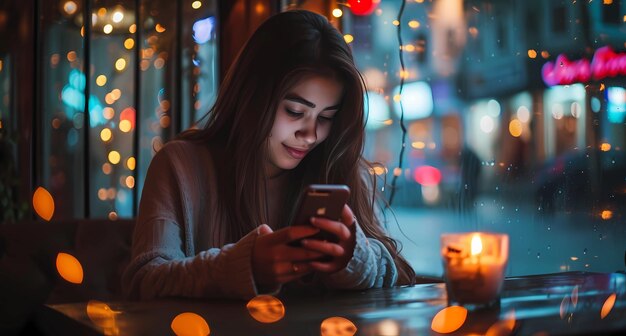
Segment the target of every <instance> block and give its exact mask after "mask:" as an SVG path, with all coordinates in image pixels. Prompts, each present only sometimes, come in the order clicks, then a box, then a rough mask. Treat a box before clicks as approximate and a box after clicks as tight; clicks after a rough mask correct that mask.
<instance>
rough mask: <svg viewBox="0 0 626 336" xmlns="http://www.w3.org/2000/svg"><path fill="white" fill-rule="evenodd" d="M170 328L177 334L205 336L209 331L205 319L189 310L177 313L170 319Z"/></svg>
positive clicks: (180, 335)
mask: <svg viewBox="0 0 626 336" xmlns="http://www.w3.org/2000/svg"><path fill="white" fill-rule="evenodd" d="M171 328H172V331H174V334H176V335H177V336H206V335H209V334H210V333H211V329H210V328H209V324H208V323H207V322H206V320H205V319H204V318H203V317H202V316H200V315H198V314H196V313H191V312H186V313H181V314H178V315H177V316H176V317H175V318H174V319H173V320H172V324H171Z"/></svg>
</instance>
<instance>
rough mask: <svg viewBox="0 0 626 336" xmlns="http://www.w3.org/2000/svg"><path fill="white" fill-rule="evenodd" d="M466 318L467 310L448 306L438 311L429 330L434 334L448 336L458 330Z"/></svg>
mask: <svg viewBox="0 0 626 336" xmlns="http://www.w3.org/2000/svg"><path fill="white" fill-rule="evenodd" d="M466 318H467V309H466V308H464V307H461V306H450V307H446V308H444V309H442V310H440V311H439V312H438V313H437V314H436V315H435V317H433V320H432V323H431V324H430V328H431V329H432V330H433V331H434V332H438V333H441V334H449V333H451V332H454V331H457V330H459V328H461V327H462V326H463V324H464V323H465V319H466Z"/></svg>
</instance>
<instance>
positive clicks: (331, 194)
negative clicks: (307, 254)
mask: <svg viewBox="0 0 626 336" xmlns="http://www.w3.org/2000/svg"><path fill="white" fill-rule="evenodd" d="M349 197H350V188H349V187H348V186H347V185H343V184H311V185H309V186H308V187H306V188H305V190H304V191H303V193H302V195H301V196H300V201H299V205H298V212H297V213H296V217H295V218H294V221H293V222H292V224H291V225H311V221H310V220H311V217H324V218H328V219H331V220H335V221H341V212H342V211H343V206H344V205H345V204H346V202H347V201H348V198H349ZM307 239H320V240H326V241H330V242H334V243H336V242H338V241H339V238H338V237H337V236H335V235H334V234H332V233H330V232H326V231H323V230H322V231H320V232H318V233H316V234H315V235H313V236H310V237H307ZM293 245H296V246H297V245H300V241H296V242H294V244H293Z"/></svg>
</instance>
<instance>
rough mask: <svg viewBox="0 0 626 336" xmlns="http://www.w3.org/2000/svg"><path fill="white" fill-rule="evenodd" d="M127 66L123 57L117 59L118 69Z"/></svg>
mask: <svg viewBox="0 0 626 336" xmlns="http://www.w3.org/2000/svg"><path fill="white" fill-rule="evenodd" d="M125 68H126V60H125V59H123V58H118V59H117V61H115V69H117V71H122V70H124V69H125Z"/></svg>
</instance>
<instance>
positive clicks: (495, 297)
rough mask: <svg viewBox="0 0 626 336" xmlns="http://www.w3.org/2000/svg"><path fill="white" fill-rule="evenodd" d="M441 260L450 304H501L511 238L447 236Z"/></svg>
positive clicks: (476, 234)
mask: <svg viewBox="0 0 626 336" xmlns="http://www.w3.org/2000/svg"><path fill="white" fill-rule="evenodd" d="M441 257H442V261H443V271H444V279H445V281H446V292H447V294H448V303H458V304H462V305H464V304H471V305H477V306H494V305H497V304H499V303H500V292H501V291H502V285H503V283H504V270H505V269H506V265H507V262H508V259H509V236H508V235H506V234H499V233H489V232H468V233H444V234H442V235H441Z"/></svg>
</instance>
